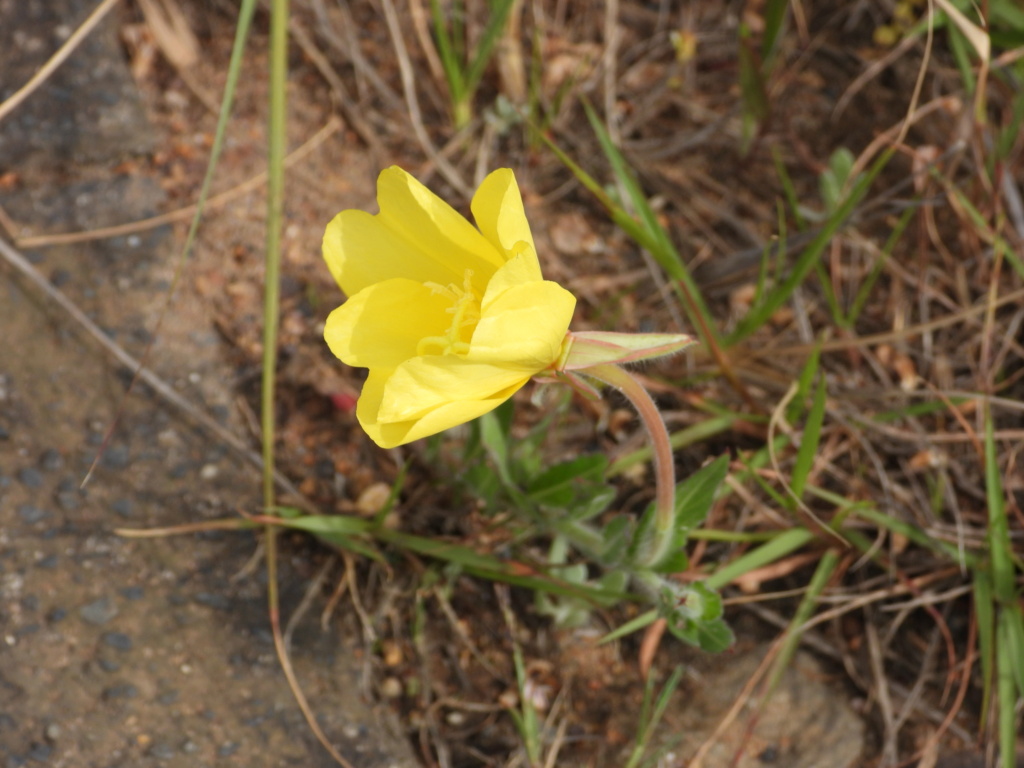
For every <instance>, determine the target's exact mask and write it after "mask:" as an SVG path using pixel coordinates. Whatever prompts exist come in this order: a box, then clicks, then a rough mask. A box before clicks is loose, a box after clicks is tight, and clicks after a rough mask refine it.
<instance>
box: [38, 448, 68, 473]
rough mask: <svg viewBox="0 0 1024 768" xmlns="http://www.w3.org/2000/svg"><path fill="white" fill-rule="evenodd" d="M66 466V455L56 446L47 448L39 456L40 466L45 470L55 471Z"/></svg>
mask: <svg viewBox="0 0 1024 768" xmlns="http://www.w3.org/2000/svg"><path fill="white" fill-rule="evenodd" d="M63 466H64V457H63V456H61V455H60V452H59V451H57V450H56V449H55V448H47V449H46V450H45V451H43V455H42V456H40V457H39V468H40V469H41V470H43V471H44V472H53V471H55V470H58V469H60V468H61V467H63Z"/></svg>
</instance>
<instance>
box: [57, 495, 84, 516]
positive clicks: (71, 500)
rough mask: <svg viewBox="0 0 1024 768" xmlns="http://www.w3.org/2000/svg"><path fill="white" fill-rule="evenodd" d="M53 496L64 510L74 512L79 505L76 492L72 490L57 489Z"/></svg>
mask: <svg viewBox="0 0 1024 768" xmlns="http://www.w3.org/2000/svg"><path fill="white" fill-rule="evenodd" d="M53 498H54V501H56V502H57V506H58V507H60V508H61V509H62V510H63V511H64V512H74V511H75V510H76V509H78V508H79V507H80V506H81V501H79V499H78V494H77V493H75V492H73V491H57V492H56V493H55V494H54V495H53Z"/></svg>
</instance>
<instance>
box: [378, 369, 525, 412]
mask: <svg viewBox="0 0 1024 768" xmlns="http://www.w3.org/2000/svg"><path fill="white" fill-rule="evenodd" d="M529 378H530V373H528V372H527V373H524V372H523V371H522V370H515V369H513V368H504V367H501V366H496V365H487V364H482V363H475V362H469V361H466V360H463V359H462V358H459V357H455V356H453V355H430V356H426V357H415V358H413V359H411V360H407V361H406V362H404V363H402V365H400V366H399V367H398V368H397V369H395V371H394V373H392V374H391V377H390V378H389V379H388V381H387V383H386V384H385V386H384V392H383V395H382V399H381V403H380V408H379V410H378V411H377V421H380V422H387V423H393V422H400V421H411V420H413V419H420V418H424V417H425V416H426V415H427V414H429V413H430V412H431V411H434V410H436V409H437V408H440V407H441V406H448V405H453V406H454V405H456V404H458V403H462V404H464V405H465V407H466V409H467V411H466V412H472V411H474V410H475V406H473V405H472V403H473V402H474V401H477V400H488V399H491V398H494V397H496V396H498V394H499V393H502V392H508V394H507V395H505V396H504V397H506V398H507V397H509V396H511V394H512V392H515V391H516V390H517V389H519V388H520V387H521V386H523V384H525V383H526V382H527V381H528V380H529ZM456 410H457V409H456ZM465 420H466V419H462V421H465ZM457 423H460V422H457V421H453V422H452V423H451V424H449V426H454V425H455V424H457Z"/></svg>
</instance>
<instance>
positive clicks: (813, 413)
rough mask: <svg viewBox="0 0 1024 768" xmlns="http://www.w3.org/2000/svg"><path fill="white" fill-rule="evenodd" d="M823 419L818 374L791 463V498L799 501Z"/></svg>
mask: <svg viewBox="0 0 1024 768" xmlns="http://www.w3.org/2000/svg"><path fill="white" fill-rule="evenodd" d="M824 421H825V377H824V376H820V375H819V376H818V386H817V387H816V388H815V390H814V401H813V402H812V403H811V410H810V413H808V414H807V421H806V422H804V431H803V435H801V437H800V448H799V449H798V450H797V452H796V461H795V462H794V463H793V472H792V477H791V479H790V483H789V487H790V488H791V489H792V491H793V497H794V498H793V499H792V501H793V502H794V506H795V502H797V501H799V500H800V498H801V497H802V496H803V495H804V488H806V487H807V478H808V477H809V476H810V474H811V469H812V467H813V466H814V460H815V458H816V457H817V455H818V446H819V445H820V443H821V425H822V423H824Z"/></svg>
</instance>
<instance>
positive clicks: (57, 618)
mask: <svg viewBox="0 0 1024 768" xmlns="http://www.w3.org/2000/svg"><path fill="white" fill-rule="evenodd" d="M67 616H68V612H67V611H65V610H64V609H63V608H53V609H51V610H50V612H49V613H47V614H46V620H47V621H48V622H50V623H51V624H56V623H58V622H61V621H64V619H66V618H67Z"/></svg>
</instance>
